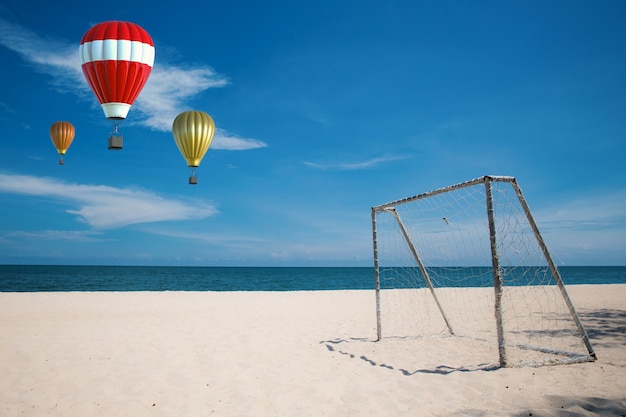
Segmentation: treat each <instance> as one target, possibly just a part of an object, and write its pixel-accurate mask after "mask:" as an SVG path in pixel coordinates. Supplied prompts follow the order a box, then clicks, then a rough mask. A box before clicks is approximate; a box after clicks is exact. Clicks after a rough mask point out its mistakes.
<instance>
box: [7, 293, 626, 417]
mask: <svg viewBox="0 0 626 417" xmlns="http://www.w3.org/2000/svg"><path fill="white" fill-rule="evenodd" d="M568 290H569V293H570V296H571V298H572V300H573V302H574V304H575V306H576V308H577V310H578V312H579V313H580V315H581V318H582V321H583V323H584V324H585V326H586V327H587V330H588V332H589V334H590V336H591V339H592V342H593V344H594V347H595V350H596V352H597V354H598V358H599V359H598V360H597V361H596V362H592V363H581V364H572V365H559V366H548V367H541V368H496V369H467V368H465V367H464V364H466V363H473V362H472V356H471V355H472V349H471V348H467V349H466V348H465V347H464V345H462V344H461V345H449V346H447V347H441V348H437V349H429V351H425V352H415V350H414V348H415V346H414V345H412V344H411V343H410V342H408V341H406V340H399V339H385V340H383V341H381V342H375V341H374V340H375V339H376V318H375V304H374V292H373V291H313V292H309V291H306V292H284V293H280V292H133V293H129V292H120V293H104V292H95V293H78V292H77V293H0V416H3V417H4V416H11V417H13V416H33V417H34V416H74V417H78V416H80V417H87V416H107V417H113V416H194V417H195V416H210V415H215V416H447V415H472V416H499V415H501V416H528V415H531V414H532V415H533V416H566V415H567V416H570V415H581V416H592V415H606V416H620V415H626V285H597V286H588V285H584V286H570V287H568ZM495 360H496V361H497V359H495Z"/></svg>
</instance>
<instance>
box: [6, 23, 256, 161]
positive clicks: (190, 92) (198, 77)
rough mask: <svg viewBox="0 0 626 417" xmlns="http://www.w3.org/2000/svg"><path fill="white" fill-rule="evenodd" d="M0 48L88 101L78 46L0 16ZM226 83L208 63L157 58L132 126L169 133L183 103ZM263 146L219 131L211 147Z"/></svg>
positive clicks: (53, 83)
mask: <svg viewBox="0 0 626 417" xmlns="http://www.w3.org/2000/svg"><path fill="white" fill-rule="evenodd" d="M0 45H2V46H4V47H6V48H8V49H11V50H13V51H14V52H16V53H17V54H19V55H20V57H21V58H22V59H23V60H24V61H26V62H27V63H29V64H31V65H32V66H33V68H34V70H36V71H38V72H41V73H45V74H48V75H50V76H51V77H52V85H53V86H54V87H55V88H56V89H57V90H59V91H61V92H64V93H73V94H76V95H78V96H80V97H82V98H84V99H85V100H92V101H93V100H94V98H93V95H92V94H91V90H90V88H89V86H88V84H87V82H86V81H85V79H84V76H83V73H82V70H81V67H80V59H79V56H78V45H76V44H75V43H72V42H68V41H64V40H58V39H50V38H47V37H43V36H41V35H39V34H38V33H36V32H34V31H32V30H29V29H27V28H24V27H22V26H19V25H16V24H14V23H12V22H10V21H8V20H6V19H3V18H1V17H0ZM226 85H228V79H227V78H226V77H225V76H223V75H220V74H218V73H217V72H216V71H215V70H214V69H213V68H211V67H210V66H208V65H196V66H193V67H190V66H187V65H186V66H184V67H182V66H177V65H175V64H171V63H168V62H164V61H162V60H159V54H158V50H157V51H156V62H155V65H154V68H153V69H152V73H151V74H150V78H149V79H148V82H147V83H146V85H145V87H144V89H143V90H142V92H141V94H140V95H139V97H138V98H137V101H136V102H135V104H134V105H133V110H132V111H133V113H134V114H135V115H136V116H135V117H134V118H133V119H134V120H135V122H136V123H138V124H141V125H144V126H147V127H149V128H151V129H154V130H161V131H169V130H170V129H171V127H172V121H173V120H174V118H175V117H176V115H177V114H179V113H180V112H182V111H185V110H188V107H189V105H188V104H187V102H188V100H190V99H191V98H193V97H194V96H197V95H198V94H200V93H201V92H203V91H205V90H208V89H210V88H220V87H224V86H226ZM265 146H267V144H266V143H264V142H262V141H260V140H256V139H247V138H241V137H238V136H236V135H234V134H230V133H227V132H225V131H224V130H220V131H218V132H217V134H216V136H215V139H214V141H213V148H215V149H226V150H246V149H255V148H262V147H265Z"/></svg>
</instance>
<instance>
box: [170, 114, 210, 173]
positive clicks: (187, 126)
mask: <svg viewBox="0 0 626 417" xmlns="http://www.w3.org/2000/svg"><path fill="white" fill-rule="evenodd" d="M214 134H215V122H214V121H213V118H211V116H209V115H208V114H206V113H204V112H201V111H186V112H183V113H181V114H179V115H178V116H176V119H174V123H172V135H173V136H174V141H175V142H176V146H178V150H180V153H181V154H182V155H183V158H185V161H187V166H189V167H191V168H197V167H198V166H200V162H201V161H202V158H203V157H204V155H205V154H206V152H207V151H208V150H209V146H211V142H212V141H213V135H214Z"/></svg>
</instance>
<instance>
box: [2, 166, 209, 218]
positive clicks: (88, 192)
mask: <svg viewBox="0 0 626 417" xmlns="http://www.w3.org/2000/svg"><path fill="white" fill-rule="evenodd" d="M0 192H3V193H10V194H22V195H33V196H40V197H48V198H51V199H54V200H58V201H66V202H68V203H72V204H75V205H77V206H78V208H77V209H68V210H67V212H68V213H70V214H74V215H76V216H78V217H79V219H80V220H81V221H83V222H85V223H87V224H89V225H90V226H91V227H93V228H95V229H111V228H120V227H124V226H128V225H132V224H139V223H151V222H162V221H171V220H190V219H203V218H206V217H209V216H211V215H213V214H215V213H217V210H216V209H215V207H213V206H212V205H211V204H209V203H207V202H204V201H191V200H181V199H178V198H177V199H170V198H165V197H162V196H160V195H158V194H156V193H154V192H151V191H146V190H138V189H130V188H116V187H110V186H106V185H82V184H69V183H66V182H63V181H59V180H55V179H53V178H39V177H33V176H27V175H10V174H0Z"/></svg>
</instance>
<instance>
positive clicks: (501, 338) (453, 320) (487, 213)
mask: <svg viewBox="0 0 626 417" xmlns="http://www.w3.org/2000/svg"><path fill="white" fill-rule="evenodd" d="M372 234H373V246H374V271H375V280H376V316H377V336H378V340H381V339H383V338H402V339H416V338H418V339H428V340H437V339H442V338H455V339H458V340H463V341H467V343H469V344H471V346H472V347H471V348H472V349H478V350H482V351H483V355H486V356H484V358H485V359H484V360H485V361H487V362H488V361H490V360H493V362H492V363H494V364H498V363H499V366H501V367H513V366H542V365H548V364H560V363H572V362H584V361H593V360H595V358H596V355H595V353H594V350H593V347H592V345H591V342H590V341H589V337H588V335H587V333H586V331H585V328H584V327H583V324H582V323H581V321H580V318H579V316H578V314H577V313H576V310H575V308H574V305H573V304H572V301H571V299H570V297H569V296H568V294H567V291H566V288H565V286H564V284H563V280H562V279H561V276H560V273H559V270H558V268H557V267H556V265H555V264H554V262H553V260H552V258H551V256H550V253H549V252H548V248H547V247H546V244H545V242H544V240H543V238H542V237H541V234H540V233H539V229H538V228H537V225H536V223H535V221H534V219H533V217H532V215H531V212H530V209H529V207H528V205H527V203H526V200H525V199H524V196H523V194H522V191H521V189H520V187H519V186H518V184H517V181H516V179H515V178H514V177H502V176H484V177H481V178H477V179H474V180H471V181H467V182H464V183H460V184H456V185H452V186H449V187H445V188H440V189H437V190H434V191H431V192H427V193H424V194H419V195H416V196H413V197H408V198H404V199H400V200H396V201H392V202H390V203H386V204H382V205H379V206H376V207H372ZM455 346H458V345H455ZM491 355H493V356H494V357H493V358H491ZM487 362H484V363H487Z"/></svg>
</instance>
